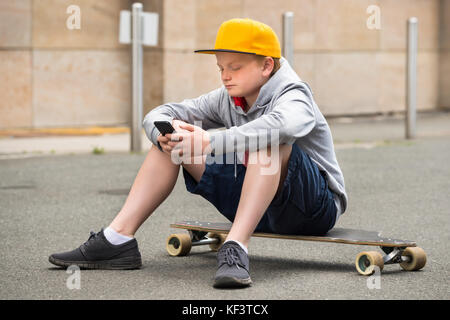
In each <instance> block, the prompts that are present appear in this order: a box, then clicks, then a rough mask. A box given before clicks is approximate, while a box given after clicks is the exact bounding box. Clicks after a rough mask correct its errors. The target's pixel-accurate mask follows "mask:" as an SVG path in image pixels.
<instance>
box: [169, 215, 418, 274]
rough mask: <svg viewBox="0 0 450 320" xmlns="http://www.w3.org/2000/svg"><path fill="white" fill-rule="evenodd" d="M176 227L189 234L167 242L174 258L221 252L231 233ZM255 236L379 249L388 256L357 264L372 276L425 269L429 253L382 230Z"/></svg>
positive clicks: (201, 225) (211, 226)
mask: <svg viewBox="0 0 450 320" xmlns="http://www.w3.org/2000/svg"><path fill="white" fill-rule="evenodd" d="M170 226H171V227H172V228H179V229H186V230H188V232H189V234H172V235H170V236H169V238H168V239H167V243H166V249H167V251H168V253H169V254H170V255H172V256H183V255H187V254H188V253H189V251H190V250H191V247H192V246H197V245H206V244H209V246H210V248H211V249H212V250H218V249H219V248H220V246H221V245H222V244H223V242H224V241H225V238H226V234H227V233H228V232H229V231H230V229H231V226H232V224H231V223H230V222H228V223H226V222H225V223H224V222H218V223H215V222H201V221H180V222H176V223H173V224H171V225H170ZM252 236H254V237H265V238H277V239H291V240H303V241H319V242H333V243H345V244H353V245H368V246H379V247H381V249H382V250H383V252H384V253H385V255H384V256H383V255H382V254H381V253H379V252H377V251H367V252H361V253H360V254H359V255H358V256H357V257H356V261H355V265H356V269H357V271H358V272H359V273H360V274H363V275H370V274H373V273H374V272H375V267H378V268H379V269H380V270H381V269H383V266H384V265H385V264H393V263H399V264H400V266H401V267H402V268H403V269H404V270H408V271H413V270H419V269H421V268H423V266H425V263H426V254H425V251H423V249H421V248H419V247H417V246H416V243H415V242H414V241H410V240H400V239H393V238H386V237H382V236H381V233H380V232H378V231H366V230H358V229H347V228H333V229H332V230H330V231H329V232H328V233H327V234H325V235H323V236H307V235H289V234H274V233H262V232H255V233H253V235H252Z"/></svg>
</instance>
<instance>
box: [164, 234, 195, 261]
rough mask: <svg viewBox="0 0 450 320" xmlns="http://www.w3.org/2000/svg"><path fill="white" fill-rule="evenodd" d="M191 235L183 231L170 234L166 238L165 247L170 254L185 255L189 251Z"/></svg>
mask: <svg viewBox="0 0 450 320" xmlns="http://www.w3.org/2000/svg"><path fill="white" fill-rule="evenodd" d="M191 246H192V241H191V237H190V236H189V235H188V234H185V233H177V234H171V235H170V236H169V237H168V238H167V243H166V249H167V252H168V253H169V254H170V255H171V256H174V257H175V256H185V255H187V254H188V253H189V252H190V251H191Z"/></svg>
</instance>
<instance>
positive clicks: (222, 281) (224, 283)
mask: <svg viewBox="0 0 450 320" xmlns="http://www.w3.org/2000/svg"><path fill="white" fill-rule="evenodd" d="M251 284H252V280H251V278H250V277H248V278H246V279H239V278H234V277H220V278H216V279H215V281H214V288H244V287H248V286H250V285H251Z"/></svg>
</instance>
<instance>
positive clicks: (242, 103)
mask: <svg viewBox="0 0 450 320" xmlns="http://www.w3.org/2000/svg"><path fill="white" fill-rule="evenodd" d="M232 98H233V101H234V104H235V105H236V106H239V107H241V108H242V110H244V112H245V109H246V108H247V106H248V105H247V101H246V100H245V98H244V97H232ZM247 163H248V150H246V151H245V158H244V166H245V167H247Z"/></svg>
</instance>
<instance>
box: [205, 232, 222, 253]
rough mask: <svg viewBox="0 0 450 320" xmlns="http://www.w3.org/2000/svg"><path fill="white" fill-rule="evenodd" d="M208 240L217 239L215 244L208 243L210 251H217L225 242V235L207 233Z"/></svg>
mask: <svg viewBox="0 0 450 320" xmlns="http://www.w3.org/2000/svg"><path fill="white" fill-rule="evenodd" d="M208 238H216V239H219V242H217V243H210V244H209V248H210V249H211V250H212V251H219V249H220V247H221V246H222V245H223V243H224V242H225V240H226V239H227V235H226V234H223V233H211V232H210V233H208Z"/></svg>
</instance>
